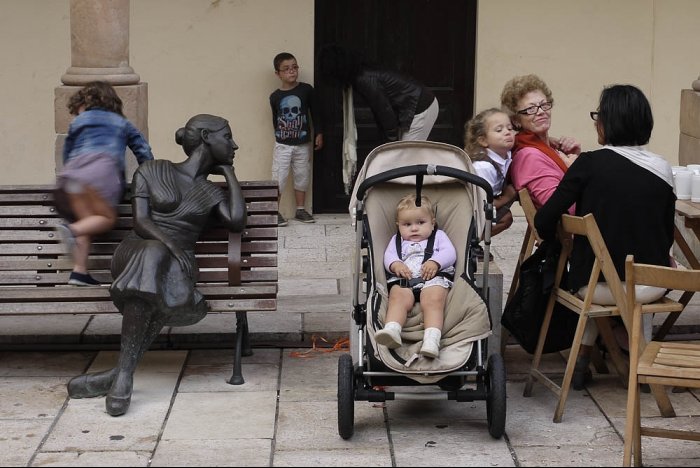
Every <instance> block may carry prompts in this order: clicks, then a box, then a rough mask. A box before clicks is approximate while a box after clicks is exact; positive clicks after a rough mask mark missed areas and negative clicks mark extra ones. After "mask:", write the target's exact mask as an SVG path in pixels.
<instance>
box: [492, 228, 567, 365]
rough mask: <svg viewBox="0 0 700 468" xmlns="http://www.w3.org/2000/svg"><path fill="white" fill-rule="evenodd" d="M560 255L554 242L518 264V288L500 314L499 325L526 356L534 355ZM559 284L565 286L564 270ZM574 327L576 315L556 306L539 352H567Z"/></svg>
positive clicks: (559, 246)
mask: <svg viewBox="0 0 700 468" xmlns="http://www.w3.org/2000/svg"><path fill="white" fill-rule="evenodd" d="M560 252H561V244H560V243H559V242H558V241H544V242H542V243H541V244H540V246H539V247H538V248H537V250H535V252H533V254H532V255H531V256H530V257H528V258H527V259H526V260H525V261H524V262H523V263H522V265H521V267H520V276H519V281H518V287H517V289H516V291H515V293H514V294H513V297H512V299H511V300H510V302H509V303H508V304H506V307H505V309H504V310H503V316H502V317H501V325H503V326H504V327H505V328H506V329H507V330H508V331H509V332H510V333H511V335H513V337H515V339H517V340H518V343H520V346H521V347H522V348H523V349H524V350H525V351H527V352H528V353H530V354H534V352H535V348H536V347H537V340H538V338H539V335H540V329H541V328H542V322H543V320H544V314H545V311H546V308H547V301H548V300H549V296H550V293H551V292H552V287H553V286H554V275H555V272H556V268H557V262H558V261H559V255H560ZM561 284H562V285H564V284H566V270H565V271H564V275H563V277H562V281H561ZM577 325H578V314H577V313H575V312H573V311H572V310H570V309H568V308H566V307H565V306H564V305H562V304H560V303H558V302H556V303H555V304H554V311H553V312H552V320H551V321H550V323H549V330H548V332H547V338H546V339H545V344H544V349H543V352H544V353H553V352H556V351H562V350H564V349H568V348H570V347H571V343H572V342H573V339H574V333H575V332H576V326H577Z"/></svg>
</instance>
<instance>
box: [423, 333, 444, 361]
mask: <svg viewBox="0 0 700 468" xmlns="http://www.w3.org/2000/svg"><path fill="white" fill-rule="evenodd" d="M441 337H442V331H441V330H440V329H439V328H433V327H430V328H426V329H425V332H424V333H423V346H422V347H421V349H420V353H421V354H422V355H423V356H425V357H427V358H431V359H435V358H436V357H438V355H439V354H440V338H441Z"/></svg>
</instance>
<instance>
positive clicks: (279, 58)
mask: <svg viewBox="0 0 700 468" xmlns="http://www.w3.org/2000/svg"><path fill="white" fill-rule="evenodd" d="M296 59H297V58H296V57H295V56H293V55H292V54H290V53H289V52H280V53H279V54H277V55H275V58H274V59H273V60H272V65H274V67H275V71H280V64H281V63H282V62H284V61H285V60H296Z"/></svg>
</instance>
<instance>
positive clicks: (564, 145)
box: [501, 75, 581, 208]
mask: <svg viewBox="0 0 700 468" xmlns="http://www.w3.org/2000/svg"><path fill="white" fill-rule="evenodd" d="M501 106H502V107H503V109H504V110H505V111H507V112H508V113H509V114H510V116H511V120H512V122H513V126H514V127H515V128H516V129H517V130H518V134H517V135H516V137H515V146H514V147H513V162H512V163H511V167H510V171H509V173H510V177H511V180H512V182H513V185H514V186H515V189H516V190H521V189H523V188H527V190H528V192H529V193H530V196H531V197H532V201H533V202H534V204H535V207H537V208H539V207H541V206H542V205H543V204H544V203H545V202H546V201H547V200H548V199H549V197H550V196H551V195H552V193H554V190H555V189H556V188H557V186H558V185H559V181H560V180H561V178H562V177H563V176H564V173H565V172H566V170H567V169H568V167H569V166H570V165H571V163H573V162H574V160H575V159H576V156H577V155H578V154H579V153H580V152H581V145H580V144H579V143H578V142H577V141H576V140H574V139H573V138H570V137H562V138H552V137H550V136H549V128H550V126H551V123H552V107H553V106H554V99H553V98H552V92H551V91H550V90H549V87H548V86H547V84H546V83H545V82H544V81H542V79H541V78H539V77H538V76H536V75H524V76H516V77H515V78H513V79H511V80H510V81H508V82H507V83H506V85H505V86H504V87H503V91H502V93H501Z"/></svg>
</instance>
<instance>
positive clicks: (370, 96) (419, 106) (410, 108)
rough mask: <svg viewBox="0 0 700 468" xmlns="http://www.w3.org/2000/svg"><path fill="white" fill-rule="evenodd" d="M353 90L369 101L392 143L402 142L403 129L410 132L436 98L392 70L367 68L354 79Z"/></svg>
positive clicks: (377, 119) (375, 116)
mask: <svg viewBox="0 0 700 468" xmlns="http://www.w3.org/2000/svg"><path fill="white" fill-rule="evenodd" d="M352 88H353V91H354V92H356V93H359V94H360V95H361V96H362V97H363V98H365V100H366V101H367V104H368V105H369V106H370V108H371V109H372V113H373V114H374V118H375V120H376V121H377V123H378V124H379V126H380V127H381V128H382V130H383V131H384V134H385V136H386V138H387V140H390V141H395V140H398V137H399V129H401V130H408V128H409V127H410V126H411V121H413V116H414V115H415V114H416V113H420V112H423V111H424V110H425V109H427V108H428V106H430V104H431V103H432V102H433V99H435V96H434V95H433V93H432V92H431V91H430V90H429V89H428V88H426V87H425V86H423V85H422V84H420V83H419V82H418V81H416V80H414V79H413V78H410V77H408V76H406V75H402V74H400V73H398V72H394V71H391V70H379V69H373V68H366V69H363V70H362V71H361V72H360V73H359V74H358V75H357V77H355V79H354V80H353V83H352ZM426 102H427V104H426Z"/></svg>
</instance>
